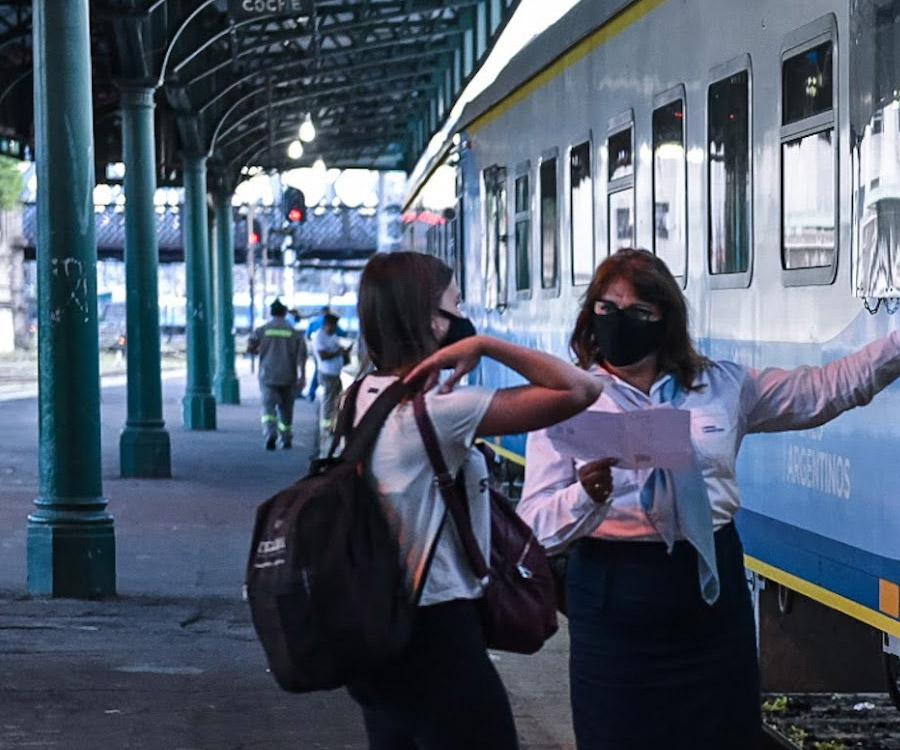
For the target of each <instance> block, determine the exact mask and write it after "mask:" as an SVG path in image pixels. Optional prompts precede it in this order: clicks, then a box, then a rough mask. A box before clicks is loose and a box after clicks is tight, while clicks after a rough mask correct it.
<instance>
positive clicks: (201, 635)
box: [0, 363, 574, 750]
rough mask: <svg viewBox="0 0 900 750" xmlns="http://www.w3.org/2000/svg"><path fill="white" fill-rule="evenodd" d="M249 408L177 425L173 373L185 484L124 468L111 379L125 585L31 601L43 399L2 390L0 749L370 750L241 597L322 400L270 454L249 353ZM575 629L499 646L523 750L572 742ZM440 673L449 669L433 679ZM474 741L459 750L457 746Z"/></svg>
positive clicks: (170, 421) (108, 429)
mask: <svg viewBox="0 0 900 750" xmlns="http://www.w3.org/2000/svg"><path fill="white" fill-rule="evenodd" d="M240 369H241V376H242V382H241V395H242V400H243V402H242V404H241V405H240V406H219V408H218V423H219V428H218V429H217V430H216V431H213V432H188V431H185V430H184V429H183V428H182V426H181V396H182V394H183V392H184V381H183V379H182V378H181V377H177V376H176V377H171V376H169V377H167V379H166V380H165V381H164V397H165V418H166V421H167V427H168V430H169V432H170V436H171V441H172V465H173V470H174V474H175V476H174V478H172V479H167V480H134V479H121V478H119V477H118V436H119V432H120V431H121V429H122V427H123V425H124V422H125V388H124V386H123V385H110V386H108V387H105V388H104V389H103V406H102V423H103V467H104V494H105V496H106V498H107V499H108V501H109V511H110V512H111V513H112V515H113V516H114V517H115V525H116V545H117V568H118V578H117V581H118V584H117V585H118V597H116V598H114V599H110V600H104V601H75V600H61V599H30V598H28V597H27V596H26V594H25V578H26V563H25V534H26V517H27V515H28V513H29V512H30V510H31V508H32V501H33V500H34V498H35V497H36V496H37V494H38V465H37V450H38V426H37V401H36V399H35V398H34V397H33V396H28V395H24V396H23V397H22V398H18V399H17V398H11V394H9V393H7V394H4V398H5V399H8V400H3V401H0V748H2V750H19V749H20V748H21V749H23V750H24V749H27V748H42V749H43V748H46V749H50V748H54V749H61V750H81V749H82V748H84V749H85V750H89V749H94V748H96V749H98V750H107V749H109V750H112V749H114V748H115V749H116V750H118V749H120V748H121V749H123V750H124V749H126V748H127V749H141V750H207V749H208V750H213V749H215V750H238V749H244V748H246V749H249V748H293V749H294V750H306V749H307V748H325V749H327V750H336V749H337V748H364V747H365V742H364V737H363V730H362V723H361V720H360V716H359V712H358V710H357V708H356V706H355V704H353V702H352V701H351V700H350V699H349V698H348V697H347V696H346V694H345V693H344V692H343V691H335V692H331V693H316V694H311V695H304V696H294V695H289V694H287V693H283V692H281V691H280V690H279V689H278V688H277V687H276V685H275V682H274V680H273V679H272V678H271V677H270V676H269V675H268V674H267V673H266V668H265V660H264V657H263V653H262V650H261V648H260V646H259V644H258V643H257V641H256V637H255V634H254V632H253V629H252V626H251V624H250V620H249V613H248V610H247V606H246V604H245V602H243V601H242V600H241V583H242V581H243V568H244V564H245V561H246V556H247V553H248V548H249V543H250V531H251V525H252V519H253V513H254V510H255V508H256V506H257V505H258V504H259V503H260V502H262V501H263V500H264V499H265V498H266V497H268V496H269V495H270V494H272V493H273V492H274V491H275V490H277V489H279V488H280V487H282V486H284V485H285V484H287V483H288V482H290V481H291V480H293V479H294V478H296V477H297V476H300V475H302V473H303V472H304V471H305V469H306V466H307V462H308V458H309V455H310V454H311V453H312V452H313V451H314V449H315V446H314V444H313V443H314V438H313V435H314V431H315V412H314V407H313V406H311V405H310V404H308V403H307V402H305V401H298V402H297V415H296V418H295V423H296V439H295V447H294V449H293V450H291V451H282V450H279V451H277V452H275V453H267V452H266V451H264V450H263V449H262V442H261V438H260V434H259V414H258V408H259V392H258V389H257V387H256V383H255V381H254V379H253V377H252V376H251V375H250V374H249V372H248V371H246V368H245V365H244V364H243V363H242V365H241V368H240ZM567 653H568V642H567V638H566V634H565V633H564V632H561V633H560V634H559V635H557V636H556V637H555V638H554V639H553V640H552V641H551V642H550V643H549V644H548V645H547V646H546V647H545V648H544V650H543V651H541V653H539V654H538V655H536V656H532V657H516V656H512V655H508V654H498V655H496V659H497V665H498V668H499V669H500V672H501V674H502V675H503V678H504V680H505V682H506V685H507V687H508V689H509V692H510V696H511V699H512V703H513V707H514V711H515V714H516V720H517V723H518V727H519V731H520V735H521V740H522V747H523V748H528V749H529V750H551V749H553V750H556V749H563V748H567V749H568V748H574V741H573V739H572V734H571V729H570V723H569V722H570V717H569V709H568V683H567V677H566V659H567ZM435 678H436V679H439V676H438V675H436V676H435ZM460 750H464V749H462V748H461V749H460Z"/></svg>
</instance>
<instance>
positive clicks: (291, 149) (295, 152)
mask: <svg viewBox="0 0 900 750" xmlns="http://www.w3.org/2000/svg"><path fill="white" fill-rule="evenodd" d="M288 156H289V157H290V158H291V159H294V160H295V161H296V160H297V159H299V158H300V157H301V156H303V144H302V143H300V141H296V140H295V141H291V144H290V145H289V146H288Z"/></svg>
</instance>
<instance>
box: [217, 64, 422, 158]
mask: <svg viewBox="0 0 900 750" xmlns="http://www.w3.org/2000/svg"><path fill="white" fill-rule="evenodd" d="M412 75H420V74H415V73H405V74H403V73H401V74H399V75H396V76H389V77H386V78H382V79H381V80H380V82H379V83H380V85H381V86H382V87H383V86H384V85H385V84H389V83H398V82H400V81H404V80H407V79H409V78H410V77H411V76H412ZM359 87H361V85H360V84H359V83H353V84H347V85H345V86H330V87H328V88H327V89H325V90H323V91H320V92H315V93H309V92H306V93H304V94H301V95H298V96H289V97H287V98H284V99H278V100H276V101H275V102H273V106H274V107H277V108H281V107H286V106H289V105H292V104H304V105H305V104H307V103H308V102H310V101H313V102H315V101H317V99H318V97H324V96H332V95H334V94H337V93H341V92H348V91H353V89H355V88H359ZM433 87H434V83H427V84H423V85H422V86H421V87H420V86H416V87H415V89H414V90H415V91H420V90H422V91H428V90H430V89H432V88H433ZM255 95H256V93H254V94H253V96H255ZM364 96H374V97H381V98H382V99H383V98H384V93H379V92H373V93H372V94H364ZM343 101H345V102H352V101H353V99H352V98H351V99H349V100H348V99H344V100H343ZM227 114H228V113H226V116H227ZM258 114H259V110H258V109H254V110H253V111H252V112H249V113H247V114H245V115H244V116H243V117H241V118H240V119H238V120H235V122H234V123H232V124H231V125H229V126H228V128H226V129H225V130H224V131H221V132H219V130H218V128H219V127H220V126H221V125H222V123H224V121H225V120H226V116H223V117H222V118H221V119H220V120H219V125H218V126H217V129H216V131H215V132H214V133H213V136H212V138H211V139H210V147H211V148H212V147H214V146H215V144H216V141H217V140H218V139H219V138H221V137H223V136H226V135H228V134H229V133H232V132H234V130H235V128H237V127H238V126H240V125H241V124H242V123H244V122H247V120H250V119H252V118H253V117H255V116H257V115H258Z"/></svg>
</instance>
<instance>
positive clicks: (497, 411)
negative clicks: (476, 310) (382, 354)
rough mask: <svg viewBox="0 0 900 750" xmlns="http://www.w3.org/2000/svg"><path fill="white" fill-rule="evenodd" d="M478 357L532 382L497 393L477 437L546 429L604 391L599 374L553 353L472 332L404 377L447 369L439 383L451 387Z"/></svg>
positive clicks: (409, 378)
mask: <svg viewBox="0 0 900 750" xmlns="http://www.w3.org/2000/svg"><path fill="white" fill-rule="evenodd" d="M482 356H485V357H490V358H491V359H495V360H496V361H498V362H500V363H501V364H504V365H506V366H507V367H509V368H511V369H513V370H515V371H516V372H517V373H519V374H520V375H522V376H523V377H524V378H525V379H526V380H528V381H530V383H531V385H524V386H520V387H517V388H504V389H502V390H500V391H497V394H496V395H495V396H494V398H493V400H492V401H491V405H490V407H489V408H488V410H487V412H486V413H485V415H484V418H483V419H482V420H481V424H480V425H479V426H478V430H477V433H476V434H477V435H510V434H516V433H520V432H529V431H530V430H536V429H540V428H541V427H546V426H548V425H551V424H554V423H556V422H560V421H562V420H563V419H567V418H569V417H571V416H572V415H573V414H577V413H578V412H579V411H581V410H582V409H584V408H586V407H587V406H589V405H590V404H592V403H593V402H594V401H596V400H597V398H598V397H599V396H600V393H601V391H602V390H603V385H602V383H601V382H600V380H599V379H598V378H596V377H595V376H593V375H591V374H590V373H587V372H585V371H584V370H581V369H579V368H577V367H575V366H574V365H571V364H569V363H568V362H564V361H563V360H561V359H559V358H558V357H554V356H553V355H551V354H545V353H544V352H539V351H536V350H534V349H528V348H526V347H523V346H518V345H516V344H512V343H510V342H508V341H503V340H502V339H496V338H493V337H490V336H472V337H471V338H467V339H464V340H462V341H459V342H457V343H456V344H453V345H452V346H448V347H445V348H443V349H439V350H438V351H437V352H435V353H434V354H432V355H431V356H430V357H428V358H427V359H425V360H424V361H423V362H421V363H420V364H419V365H418V366H417V367H416V368H415V369H414V370H413V371H412V372H411V373H410V374H409V375H408V376H407V380H414V379H416V378H420V377H427V376H428V375H431V374H434V373H436V372H437V371H439V370H441V369H448V368H451V367H452V368H454V371H453V374H452V375H451V376H450V378H449V379H448V380H447V382H446V383H445V384H444V385H443V386H442V387H443V389H444V390H445V391H446V390H450V389H451V388H452V387H453V386H454V385H455V384H456V382H457V381H459V379H460V378H461V377H462V376H463V375H465V374H466V373H467V372H470V371H471V370H472V369H473V368H474V367H475V366H476V365H477V364H478V361H479V359H480V358H481V357H482Z"/></svg>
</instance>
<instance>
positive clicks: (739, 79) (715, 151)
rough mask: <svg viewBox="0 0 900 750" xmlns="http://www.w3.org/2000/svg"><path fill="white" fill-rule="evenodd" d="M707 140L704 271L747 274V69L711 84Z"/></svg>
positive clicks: (748, 154)
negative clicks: (706, 254)
mask: <svg viewBox="0 0 900 750" xmlns="http://www.w3.org/2000/svg"><path fill="white" fill-rule="evenodd" d="M707 139H708V143H707V147H708V154H707V190H708V196H707V198H708V201H709V213H708V216H707V228H708V231H709V247H708V250H709V271H710V273H712V274H746V273H748V272H749V270H750V248H751V242H752V240H751V195H752V193H751V170H750V71H749V70H740V71H736V72H734V73H731V74H729V75H727V76H726V77H725V78H722V79H721V80H717V81H715V83H712V84H710V86H709V90H708V92H707ZM748 280H749V279H748Z"/></svg>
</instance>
